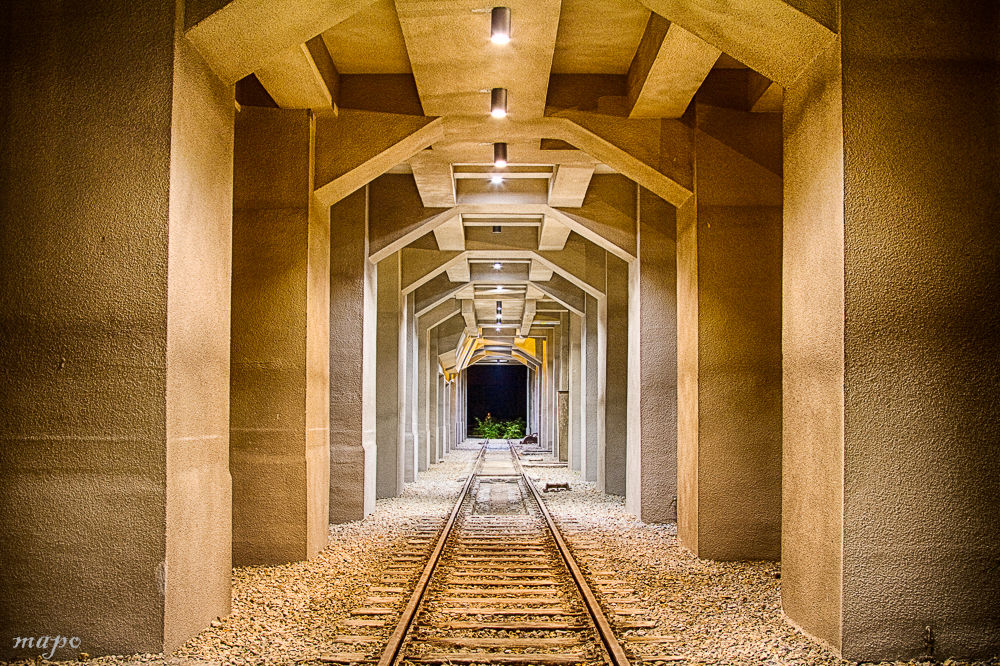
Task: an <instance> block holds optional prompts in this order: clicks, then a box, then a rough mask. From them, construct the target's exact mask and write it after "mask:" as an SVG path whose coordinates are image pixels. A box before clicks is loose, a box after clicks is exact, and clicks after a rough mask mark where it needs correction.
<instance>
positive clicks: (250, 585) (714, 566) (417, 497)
mask: <svg viewBox="0 0 1000 666" xmlns="http://www.w3.org/2000/svg"><path fill="white" fill-rule="evenodd" d="M475 454H476V451H475V450H474V449H472V448H471V447H470V448H467V449H463V450H458V451H455V452H452V453H451V454H449V455H448V457H447V460H446V461H445V462H444V463H441V464H438V465H433V466H432V468H431V469H430V470H429V471H427V472H424V473H421V474H420V480H419V481H418V482H416V483H413V484H407V487H406V490H405V492H404V493H403V494H402V495H401V496H400V497H398V498H394V499H389V500H379V501H378V502H377V506H376V510H375V512H374V513H373V514H372V515H370V516H368V517H367V518H365V519H364V520H363V521H356V522H352V523H346V524H343V525H333V526H331V527H330V546H328V547H327V548H326V549H324V550H323V551H322V552H321V553H320V555H319V556H317V557H316V558H314V559H312V560H309V561H307V562H296V563H292V564H286V565H282V566H273V567H243V568H238V569H235V570H234V571H233V604H232V613H231V614H230V615H229V616H228V617H226V618H220V620H219V621H216V622H214V623H213V625H218V626H212V627H210V628H208V629H206V630H205V631H203V632H201V633H200V634H198V636H196V637H195V638H193V639H192V640H191V641H189V642H188V643H187V644H186V645H184V646H183V647H182V648H181V649H179V650H178V651H176V652H175V653H173V654H171V655H166V656H165V655H162V654H144V655H128V656H112V657H100V658H92V659H88V660H87V661H88V663H90V664H94V665H104V664H109V665H110V664H151V665H154V666H159V665H161V664H169V665H171V666H189V665H190V666H195V665H207V664H237V665H254V666H256V665H264V664H294V663H296V662H297V661H303V660H309V659H310V658H313V657H316V656H317V655H319V654H323V653H329V652H337V651H338V650H342V649H343V648H342V647H336V646H331V645H330V639H331V638H332V637H333V636H334V635H336V634H344V633H352V632H351V631H350V630H347V629H345V628H344V627H340V626H338V622H339V621H340V620H342V619H344V618H346V617H348V615H349V613H350V611H351V610H352V609H354V608H357V607H360V606H363V605H364V603H365V598H366V597H367V596H370V593H369V590H368V588H369V587H370V586H372V585H376V584H378V581H379V579H380V578H381V575H382V573H383V571H384V570H385V568H386V567H387V566H388V564H389V563H390V560H391V558H392V553H393V552H394V551H395V550H404V549H406V548H407V546H406V540H407V538H408V537H409V535H411V534H412V533H413V531H414V530H415V529H416V528H417V527H419V525H420V524H421V522H422V519H423V518H425V517H429V516H431V517H436V518H443V517H445V516H446V515H447V512H448V511H449V510H450V508H451V505H452V502H453V501H454V497H455V495H456V493H457V492H458V490H459V489H460V488H461V482H462V481H463V480H464V476H465V474H467V472H468V467H469V463H470V461H471V460H472V459H473V458H474V457H475ZM527 471H528V473H529V475H530V476H532V477H536V478H538V479H540V481H541V482H542V484H544V482H545V481H556V482H560V481H561V482H568V483H569V484H570V487H571V490H570V491H568V492H567V491H556V492H550V493H545V494H543V497H544V498H545V500H546V503H547V504H548V506H549V508H550V510H551V511H552V512H553V514H554V516H556V517H557V519H559V520H560V521H561V522H563V523H564V524H565V525H566V532H567V535H568V536H569V537H570V538H571V540H577V541H579V540H580V538H581V537H579V536H577V535H576V534H574V531H573V530H572V529H571V523H570V521H571V520H575V521H576V523H575V524H576V525H578V526H579V527H582V528H586V529H587V530H588V531H589V532H590V533H591V535H593V538H592V539H591V537H589V536H588V537H586V539H587V540H588V541H590V540H592V541H594V542H597V545H596V546H589V547H592V548H597V550H599V551H600V552H599V553H593V554H591V555H589V556H588V557H590V558H591V559H592V558H593V557H594V556H595V555H598V556H603V558H604V559H603V561H600V562H599V563H597V561H596V560H593V559H592V561H593V562H594V563H593V564H592V566H590V567H589V568H591V569H597V568H600V569H603V570H609V571H614V572H615V578H617V579H619V580H623V581H625V583H626V584H627V588H631V589H634V593H629V594H628V596H634V597H638V598H639V601H638V602H637V603H636V604H634V605H635V607H637V608H642V609H644V610H645V611H646V612H645V613H643V615H642V616H639V617H640V618H641V619H655V620H656V621H657V622H658V626H657V627H656V628H655V629H648V630H644V629H637V630H631V631H630V633H631V634H632V635H641V634H644V633H645V634H650V635H658V636H659V635H666V636H670V637H671V638H672V639H674V640H671V641H670V642H668V643H650V644H642V645H639V646H638V647H636V649H637V650H639V651H641V652H645V653H647V654H660V655H664V654H670V655H673V656H675V657H676V658H677V660H676V661H671V662H669V663H671V664H674V663H682V664H732V665H734V666H735V665H743V664H746V665H748V666H749V665H754V666H757V665H760V664H775V665H781V666H785V665H788V666H791V665H800V664H801V665H813V664H816V665H821V666H830V665H835V664H836V665H845V664H851V663H853V662H848V661H844V660H841V659H838V658H837V657H836V656H835V655H834V654H833V653H832V652H831V651H829V650H828V649H826V648H825V647H823V646H821V645H818V644H816V643H814V642H812V641H811V640H809V639H808V638H807V637H805V636H804V635H802V634H801V633H799V632H798V631H796V630H795V629H794V628H793V627H792V626H791V625H790V624H788V623H787V622H786V621H785V620H784V617H783V615H782V612H781V604H780V596H779V590H780V583H781V581H780V580H778V579H776V578H775V575H774V574H775V573H776V572H778V571H779V569H780V567H779V565H778V564H777V563H774V562H739V563H716V562H708V561H703V560H699V559H697V558H695V557H694V556H692V555H691V554H690V553H689V552H687V551H686V550H684V549H682V548H680V547H679V546H678V545H677V537H676V526H675V525H673V524H666V525H646V524H644V523H641V522H639V521H638V520H637V519H636V518H635V517H634V516H632V515H630V514H628V513H626V512H625V509H624V500H623V498H620V497H614V496H609V495H604V494H603V493H598V492H597V491H596V489H595V487H594V484H591V483H587V482H584V481H581V480H580V477H579V474H578V473H576V472H571V471H568V470H566V469H565V468H551V467H550V468H543V467H529V468H528V470H527ZM633 645H637V644H633ZM0 663H2V662H0ZM14 663H17V664H25V665H26V664H37V663H71V662H42V660H41V659H40V658H39V659H38V660H26V661H20V662H14ZM72 663H76V662H72ZM903 663H916V662H896V664H897V665H901V664H903ZM944 663H945V664H947V665H948V666H952V665H954V666H959V665H964V664H970V662H958V661H950V660H949V661H946V662H944ZM973 663H975V664H978V665H979V666H986V665H992V666H997V665H1000V657H996V658H993V659H991V660H989V661H986V662H973Z"/></svg>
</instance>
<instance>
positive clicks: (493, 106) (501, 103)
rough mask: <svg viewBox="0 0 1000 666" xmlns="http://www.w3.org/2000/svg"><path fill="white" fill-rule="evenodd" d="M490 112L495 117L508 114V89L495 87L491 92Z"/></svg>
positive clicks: (502, 116)
mask: <svg viewBox="0 0 1000 666" xmlns="http://www.w3.org/2000/svg"><path fill="white" fill-rule="evenodd" d="M490 113H491V114H492V115H493V117H494V118H504V117H506V116H507V89H506V88H494V89H493V92H492V93H491V94H490Z"/></svg>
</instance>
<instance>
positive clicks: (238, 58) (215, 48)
mask: <svg viewBox="0 0 1000 666" xmlns="http://www.w3.org/2000/svg"><path fill="white" fill-rule="evenodd" d="M374 2H375V0H337V1H336V2H302V0H232V2H229V3H226V4H225V5H224V6H222V8H220V9H218V10H217V11H215V12H213V13H212V14H210V15H209V16H208V17H206V18H204V19H203V20H201V21H199V22H198V23H197V24H196V25H194V26H192V27H191V28H190V29H189V30H188V31H187V32H186V33H185V34H186V36H187V38H188V39H189V40H191V43H192V44H194V46H195V48H197V49H198V52H199V53H201V56H202V57H203V58H204V59H205V62H207V63H208V66H209V67H211V68H212V71H214V72H215V73H216V74H217V75H218V76H219V78H220V79H222V81H223V83H226V84H228V85H232V84H234V83H236V82H237V81H239V80H240V79H242V78H243V77H244V76H246V75H247V74H250V73H251V72H253V71H255V70H257V68H258V67H260V66H261V65H262V64H264V61H265V60H267V59H268V57H270V56H272V55H273V54H275V53H278V52H280V51H282V50H284V49H289V48H293V47H297V46H298V45H299V44H304V43H305V42H307V41H309V40H310V39H312V38H313V37H315V36H316V35H318V34H320V33H321V32H323V31H324V30H327V29H328V28H331V27H333V26H335V25H337V24H338V23H340V22H341V21H344V20H346V19H348V18H350V17H351V16H353V15H354V14H356V13H357V12H358V11H360V10H362V9H364V8H365V7H368V6H369V5H371V4H373V3H374ZM362 184H363V183H362Z"/></svg>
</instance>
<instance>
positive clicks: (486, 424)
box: [472, 414, 503, 439]
mask: <svg viewBox="0 0 1000 666" xmlns="http://www.w3.org/2000/svg"><path fill="white" fill-rule="evenodd" d="M502 433H503V425H502V424H501V422H500V421H496V420H494V419H493V416H492V415H491V414H487V415H486V418H485V419H483V420H479V417H476V427H475V429H474V430H473V431H472V434H473V435H474V436H476V437H484V438H486V439H500V438H501V437H503V434H502Z"/></svg>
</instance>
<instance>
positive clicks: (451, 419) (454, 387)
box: [448, 375, 462, 449]
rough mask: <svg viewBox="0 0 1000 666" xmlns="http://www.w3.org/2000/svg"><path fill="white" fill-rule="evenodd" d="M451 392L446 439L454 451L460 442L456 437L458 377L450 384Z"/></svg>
mask: <svg viewBox="0 0 1000 666" xmlns="http://www.w3.org/2000/svg"><path fill="white" fill-rule="evenodd" d="M450 387H451V390H450V391H449V396H448V411H449V414H448V437H449V439H450V440H451V448H452V449H455V448H456V447H457V446H458V445H459V444H461V443H462V440H461V439H459V437H458V375H456V376H455V378H454V379H453V380H451V382H450Z"/></svg>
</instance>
